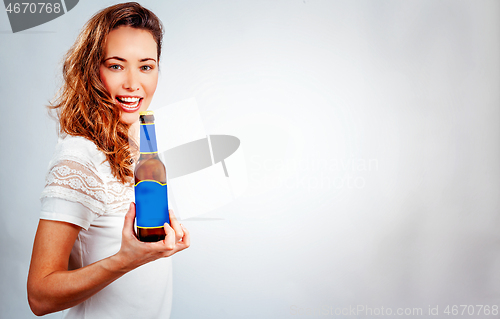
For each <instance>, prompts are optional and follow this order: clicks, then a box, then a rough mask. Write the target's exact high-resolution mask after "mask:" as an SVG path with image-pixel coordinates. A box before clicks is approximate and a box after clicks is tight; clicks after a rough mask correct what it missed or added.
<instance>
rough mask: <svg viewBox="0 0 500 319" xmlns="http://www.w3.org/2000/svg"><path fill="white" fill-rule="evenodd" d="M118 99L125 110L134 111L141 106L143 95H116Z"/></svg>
mask: <svg viewBox="0 0 500 319" xmlns="http://www.w3.org/2000/svg"><path fill="white" fill-rule="evenodd" d="M115 99H116V101H117V102H118V104H119V105H120V107H121V108H122V110H123V111H124V112H128V113H133V112H136V111H137V110H139V109H140V108H141V104H142V100H143V98H141V97H123V96H122V97H118V96H117V97H115Z"/></svg>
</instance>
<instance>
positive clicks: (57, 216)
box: [40, 197, 98, 230]
mask: <svg viewBox="0 0 500 319" xmlns="http://www.w3.org/2000/svg"><path fill="white" fill-rule="evenodd" d="M97 216H98V215H97V214H96V213H94V212H92V211H91V210H90V209H88V208H87V207H85V206H83V205H82V204H80V203H77V202H71V201H68V200H65V199H61V198H57V197H44V198H42V210H41V212H40V219H46V220H56V221H61V222H67V223H71V224H75V225H77V226H80V227H82V228H83V229H85V230H88V229H89V227H90V224H91V223H92V221H94V219H95V218H96V217H97Z"/></svg>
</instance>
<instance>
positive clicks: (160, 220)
mask: <svg viewBox="0 0 500 319" xmlns="http://www.w3.org/2000/svg"><path fill="white" fill-rule="evenodd" d="M134 191H135V209H136V210H135V214H136V222H137V227H139V228H158V227H163V225H164V224H165V223H169V224H170V218H169V216H168V198H167V184H161V183H160V182H157V181H150V180H144V181H140V182H139V183H137V184H135V186H134Z"/></svg>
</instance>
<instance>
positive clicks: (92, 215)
mask: <svg viewBox="0 0 500 319" xmlns="http://www.w3.org/2000/svg"><path fill="white" fill-rule="evenodd" d="M161 38H162V26H161V22H160V20H159V19H158V18H157V17H156V16H155V15H154V14H153V13H152V12H151V11H149V10H147V9H145V8H144V7H142V6H140V5H139V4H137V3H134V2H131V3H124V4H118V5H115V6H112V7H109V8H105V9H103V10H102V11H100V12H98V13H97V14H96V15H94V16H93V17H92V18H91V19H90V20H89V22H88V23H87V24H86V25H85V27H84V28H83V30H82V32H81V33H80V35H79V37H78V39H77V41H76V43H75V44H74V45H73V47H72V48H71V49H70V50H69V51H68V53H67V55H66V57H65V62H64V66H63V75H64V84H63V87H62V88H61V93H60V95H59V96H58V97H57V99H56V103H54V104H53V105H51V106H50V108H51V109H54V110H56V111H57V115H58V117H59V124H60V138H59V142H58V144H57V146H56V151H55V153H54V156H53V158H52V160H51V162H50V164H49V172H48V174H47V178H46V184H45V188H44V190H43V192H42V196H41V200H42V209H41V213H40V221H39V224H38V229H37V233H36V236H35V241H34V244H33V253H32V257H31V265H30V271H29V274H28V282H27V289H28V301H29V304H30V307H31V309H32V311H33V313H35V314H36V315H44V314H47V313H51V312H56V311H60V310H65V309H67V310H66V311H65V318H99V319H101V318H131V317H135V318H146V319H147V318H168V317H169V315H170V309H171V301H172V295H171V289H172V268H171V259H170V258H164V257H170V256H172V255H173V254H175V253H177V252H179V251H181V250H183V249H185V248H187V247H189V243H190V237H189V232H188V231H187V229H186V228H185V227H184V226H182V225H181V224H179V222H178V221H177V220H176V218H175V216H174V215H173V214H172V212H170V225H169V224H167V223H166V224H165V225H164V228H165V233H166V236H165V239H164V240H163V241H159V242H154V243H144V242H140V241H139V240H138V239H137V236H136V234H135V232H134V218H135V205H134V204H133V201H134V192H133V186H132V185H133V182H132V177H133V168H134V162H135V161H134V159H135V158H136V156H137V145H136V144H135V143H134V142H133V140H134V139H133V138H132V145H129V132H131V131H132V130H131V125H132V124H133V123H135V122H137V121H138V119H139V113H140V112H141V111H145V110H147V108H148V107H149V104H150V103H151V99H152V97H153V95H154V93H155V90H156V85H157V82H158V69H159V68H158V64H159V59H160V54H161ZM139 266H142V267H140V268H139ZM125 274H127V275H126V276H124V275H125Z"/></svg>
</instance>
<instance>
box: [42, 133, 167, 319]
mask: <svg viewBox="0 0 500 319" xmlns="http://www.w3.org/2000/svg"><path fill="white" fill-rule="evenodd" d="M41 201H42V210H41V213H40V218H41V219H47V220H56V221H63V222H68V223H72V224H75V225H78V226H80V227H82V230H81V231H80V232H79V234H78V237H77V239H76V241H75V244H74V246H73V249H72V251H71V255H70V261H69V268H70V269H77V268H80V267H84V266H86V265H89V264H91V263H94V262H96V261H99V260H101V259H104V258H106V257H109V256H111V255H113V254H115V253H117V252H118V251H119V249H120V245H121V232H122V229H123V222H124V217H125V214H126V213H127V211H128V208H129V205H130V203H131V202H132V201H134V191H133V186H132V184H129V185H124V184H122V183H121V182H120V181H118V180H117V179H116V178H115V177H114V176H113V175H112V173H111V168H110V166H109V163H108V162H107V160H106V156H105V155H104V153H102V152H101V151H99V150H98V149H97V147H96V146H95V144H94V143H93V142H91V141H89V140H87V139H85V138H83V137H74V136H66V137H64V138H60V139H59V142H58V144H57V146H56V150H55V153H54V156H53V158H52V160H51V162H50V164H49V170H48V173H47V176H46V184H45V188H44V190H43V192H42V195H41ZM171 290H172V264H171V259H170V258H162V259H159V260H156V261H154V262H151V263H148V264H146V265H143V266H141V267H139V268H137V269H135V270H133V271H131V272H129V273H127V274H125V275H124V276H122V277H121V278H119V279H117V280H116V281H114V282H113V283H111V284H110V285H108V286H107V287H105V288H104V289H103V290H101V291H100V292H98V293H97V294H95V295H94V296H92V297H91V298H89V299H87V300H86V301H84V302H83V303H81V304H79V305H77V306H75V307H73V308H70V309H69V310H67V311H65V318H72V319H75V318H79V319H90V318H98V319H107V318H110V319H111V318H120V319H122V318H139V317H140V318H144V319H146V318H155V319H156V318H168V317H169V316H170V309H171V304H172V293H171Z"/></svg>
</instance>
